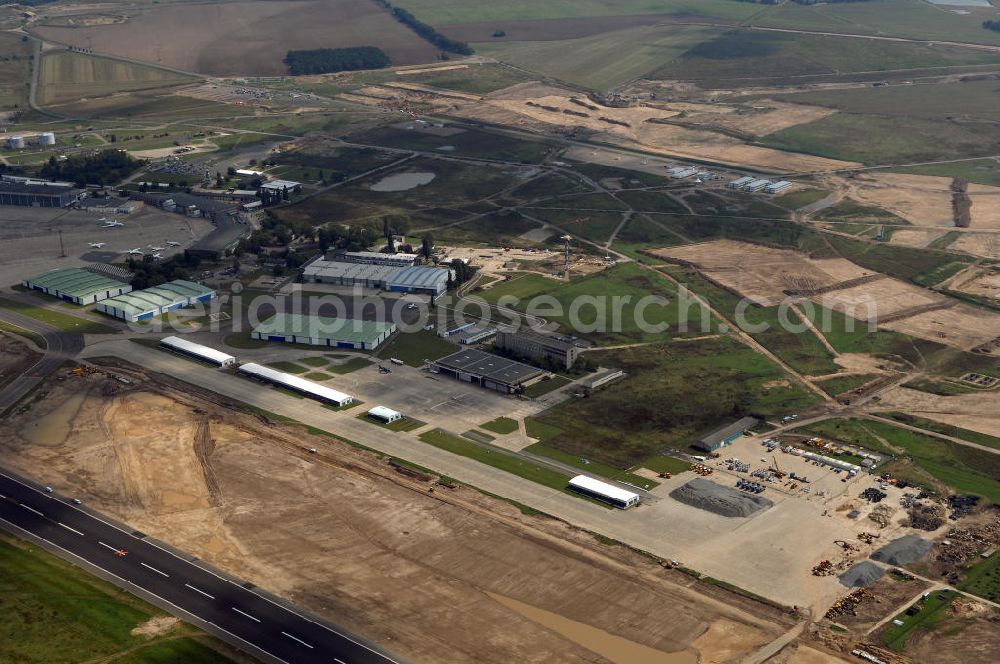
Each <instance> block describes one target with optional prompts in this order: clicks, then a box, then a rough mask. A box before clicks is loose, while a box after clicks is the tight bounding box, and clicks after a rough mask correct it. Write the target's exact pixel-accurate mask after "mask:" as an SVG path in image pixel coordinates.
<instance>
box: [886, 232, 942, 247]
mask: <svg viewBox="0 0 1000 664" xmlns="http://www.w3.org/2000/svg"><path fill="white" fill-rule="evenodd" d="M947 232H948V231H946V230H927V229H925V228H898V229H895V230H893V231H892V237H891V238H890V239H889V244H898V245H902V246H904V247H926V246H927V245H928V244H930V243H931V242H933V241H934V240H936V239H938V238H939V237H941V236H943V235H944V234H945V233H947Z"/></svg>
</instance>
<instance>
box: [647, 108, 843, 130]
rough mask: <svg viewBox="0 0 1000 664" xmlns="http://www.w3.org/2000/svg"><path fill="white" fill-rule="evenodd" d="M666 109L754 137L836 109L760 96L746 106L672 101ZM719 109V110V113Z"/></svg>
mask: <svg viewBox="0 0 1000 664" xmlns="http://www.w3.org/2000/svg"><path fill="white" fill-rule="evenodd" d="M666 107H667V108H669V109H671V110H676V111H686V112H687V116H686V117H685V118H684V120H685V122H688V123H691V124H696V125H705V126H706V128H708V127H722V128H725V129H732V130H735V131H739V132H744V133H747V134H752V135H754V136H767V135H768V134H773V133H775V132H778V131H781V130H782V129H788V128H789V127H794V126H796V125H800V124H806V123H809V122H814V121H816V120H821V119H823V118H825V117H827V116H828V115H833V114H834V113H835V112H836V111H834V110H832V109H829V108H823V107H821V106H806V105H799V104H789V103H788V102H782V101H777V100H774V99H760V100H756V101H754V102H753V103H752V104H749V105H746V106H740V107H737V106H725V105H721V104H719V105H716V104H673V103H669V104H667V105H666ZM720 111H721V112H720Z"/></svg>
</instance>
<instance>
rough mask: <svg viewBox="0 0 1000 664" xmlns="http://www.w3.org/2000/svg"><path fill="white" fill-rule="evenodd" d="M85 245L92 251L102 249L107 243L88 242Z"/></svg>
mask: <svg viewBox="0 0 1000 664" xmlns="http://www.w3.org/2000/svg"><path fill="white" fill-rule="evenodd" d="M87 244H89V245H90V246H91V247H93V248H94V249H100V248H101V247H103V246H104V245H106V244H107V242H88V243H87Z"/></svg>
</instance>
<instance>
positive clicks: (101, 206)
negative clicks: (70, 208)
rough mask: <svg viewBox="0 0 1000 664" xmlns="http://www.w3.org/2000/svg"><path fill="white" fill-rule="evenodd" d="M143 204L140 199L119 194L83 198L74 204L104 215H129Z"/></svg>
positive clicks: (82, 208)
mask: <svg viewBox="0 0 1000 664" xmlns="http://www.w3.org/2000/svg"><path fill="white" fill-rule="evenodd" d="M141 205H142V203H141V202H139V201H133V200H130V199H128V198H121V197H119V196H105V197H104V198H91V197H89V196H88V197H86V198H81V199H79V200H78V201H76V203H75V204H74V206H75V207H77V208H79V209H81V210H85V211H87V212H91V213H93V214H103V215H109V214H110V215H129V214H132V213H133V212H135V211H136V210H138V209H139V207H140V206H141Z"/></svg>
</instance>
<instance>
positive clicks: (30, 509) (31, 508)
mask: <svg viewBox="0 0 1000 664" xmlns="http://www.w3.org/2000/svg"><path fill="white" fill-rule="evenodd" d="M18 505H20V506H21V507H23V508H24V509H26V510H28V511H29V512H34V513H35V514H37V515H38V516H45V515H44V514H42V513H41V512H39V511H38V510H36V509H35V508H34V507H28V506H27V505H25V504H24V503H18Z"/></svg>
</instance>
